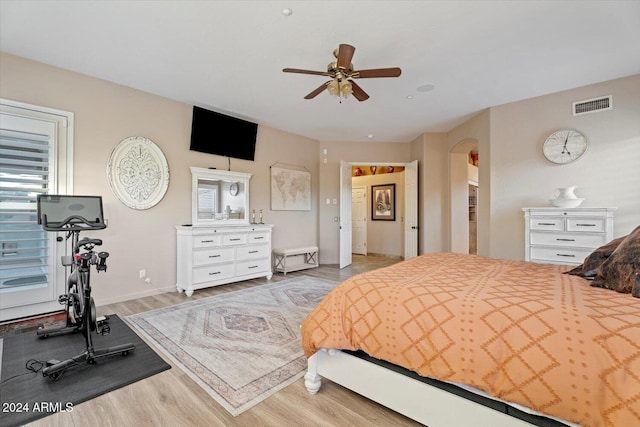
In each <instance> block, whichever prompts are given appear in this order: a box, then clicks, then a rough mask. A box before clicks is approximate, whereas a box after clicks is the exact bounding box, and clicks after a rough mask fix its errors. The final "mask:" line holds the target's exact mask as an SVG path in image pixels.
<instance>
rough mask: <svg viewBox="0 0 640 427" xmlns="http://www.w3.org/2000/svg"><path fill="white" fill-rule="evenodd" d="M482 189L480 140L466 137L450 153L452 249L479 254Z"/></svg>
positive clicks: (453, 250) (458, 251)
mask: <svg viewBox="0 0 640 427" xmlns="http://www.w3.org/2000/svg"><path fill="white" fill-rule="evenodd" d="M479 191H480V188H479V153H478V141H477V140H476V139H465V140H462V141H460V142H458V143H457V144H456V145H455V146H454V147H453V148H452V149H451V150H450V152H449V200H450V206H449V215H450V242H451V252H456V253H464V254H471V253H474V254H477V246H478V245H477V243H478V242H477V237H476V236H477V234H478V229H477V224H478V212H479V210H478V200H479V199H478V192H479Z"/></svg>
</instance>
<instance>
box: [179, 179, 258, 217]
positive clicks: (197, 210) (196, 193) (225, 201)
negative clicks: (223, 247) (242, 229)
mask: <svg viewBox="0 0 640 427" xmlns="http://www.w3.org/2000/svg"><path fill="white" fill-rule="evenodd" d="M190 169H191V177H192V190H191V194H192V206H191V216H192V224H193V225H194V226H197V225H231V224H247V223H249V180H250V179H251V174H248V173H242V172H231V171H223V170H217V169H206V168H197V167H191V168H190Z"/></svg>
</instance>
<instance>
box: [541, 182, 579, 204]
mask: <svg viewBox="0 0 640 427" xmlns="http://www.w3.org/2000/svg"><path fill="white" fill-rule="evenodd" d="M576 188H578V187H576V186H575V185H573V186H571V187H566V188H556V189H555V190H554V195H555V196H556V198H555V199H551V200H549V202H551V204H552V205H553V206H556V207H560V208H577V207H578V206H580V205H581V204H582V202H584V199H580V198H578V197H577V196H576V194H575V189H576Z"/></svg>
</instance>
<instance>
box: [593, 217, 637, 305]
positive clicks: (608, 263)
mask: <svg viewBox="0 0 640 427" xmlns="http://www.w3.org/2000/svg"><path fill="white" fill-rule="evenodd" d="M591 286H597V287H599V288H607V289H613V290H614V291H617V292H622V293H630V294H631V295H633V296H634V297H639V298H640V289H639V288H640V226H638V227H636V229H635V230H633V231H632V232H631V234H629V235H628V236H627V237H625V238H624V240H623V241H622V242H620V244H619V245H618V247H617V248H616V249H615V250H614V251H613V253H612V254H611V256H609V258H607V259H606V260H605V261H604V262H603V263H602V265H601V266H600V268H599V269H598V271H597V273H596V276H595V278H594V279H593V282H591Z"/></svg>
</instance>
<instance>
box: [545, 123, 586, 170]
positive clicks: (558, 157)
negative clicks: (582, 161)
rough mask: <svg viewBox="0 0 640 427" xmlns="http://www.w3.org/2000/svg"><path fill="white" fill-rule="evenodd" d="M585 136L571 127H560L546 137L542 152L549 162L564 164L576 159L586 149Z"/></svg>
mask: <svg viewBox="0 0 640 427" xmlns="http://www.w3.org/2000/svg"><path fill="white" fill-rule="evenodd" d="M587 145H588V142H587V138H586V137H585V136H584V135H583V134H581V133H580V132H578V131H576V130H572V129H561V130H558V131H555V132H553V133H552V134H551V135H549V136H548V137H547V139H546V140H545V141H544V144H543V146H542V154H544V157H546V159H547V160H549V161H550V162H553V163H556V164H560V165H564V164H567V163H571V162H573V161H574V160H577V159H578V158H579V157H580V156H582V155H583V154H584V152H585V151H587Z"/></svg>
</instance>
